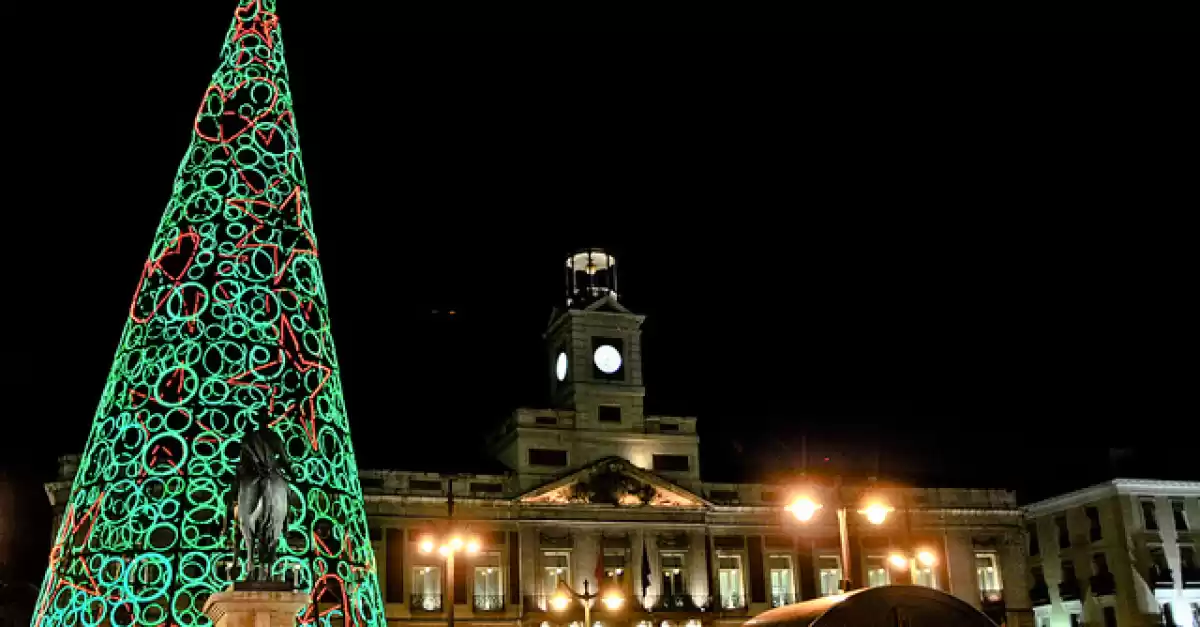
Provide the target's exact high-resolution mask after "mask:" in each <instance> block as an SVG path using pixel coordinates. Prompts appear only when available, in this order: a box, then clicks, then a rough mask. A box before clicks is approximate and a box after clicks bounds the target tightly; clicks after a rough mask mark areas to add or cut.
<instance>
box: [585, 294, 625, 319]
mask: <svg viewBox="0 0 1200 627" xmlns="http://www.w3.org/2000/svg"><path fill="white" fill-rule="evenodd" d="M583 310H584V311H608V312H613V313H626V314H631V313H633V312H632V311H629V310H628V309H626V308H625V306H624V305H622V304H621V303H620V302H619V301H617V297H616V296H613V295H612V293H608V294H605V295H604V296H602V297H600V298H597V299H596V300H595V301H593V302H592V303H589V304H588V305H587V306H586V307H584V308H583Z"/></svg>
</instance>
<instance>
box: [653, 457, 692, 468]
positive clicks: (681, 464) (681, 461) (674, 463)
mask: <svg viewBox="0 0 1200 627" xmlns="http://www.w3.org/2000/svg"><path fill="white" fill-rule="evenodd" d="M689 468H691V464H690V463H688V456H687V455H655V456H654V469H655V470H665V471H667V472H687V470H688V469H689Z"/></svg>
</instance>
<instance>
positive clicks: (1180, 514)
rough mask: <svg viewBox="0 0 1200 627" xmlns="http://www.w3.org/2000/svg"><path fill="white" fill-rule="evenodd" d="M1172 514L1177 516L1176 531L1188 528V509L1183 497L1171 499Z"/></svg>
mask: <svg viewBox="0 0 1200 627" xmlns="http://www.w3.org/2000/svg"><path fill="white" fill-rule="evenodd" d="M1171 516H1172V517H1174V518H1175V531H1187V530H1188V519H1187V510H1185V509H1184V508H1183V500H1182V499H1174V500H1172V501H1171Z"/></svg>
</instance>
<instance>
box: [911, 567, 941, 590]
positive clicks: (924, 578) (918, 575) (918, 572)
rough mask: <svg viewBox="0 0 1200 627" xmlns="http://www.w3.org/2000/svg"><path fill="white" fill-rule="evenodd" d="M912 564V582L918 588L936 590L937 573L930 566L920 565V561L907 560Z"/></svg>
mask: <svg viewBox="0 0 1200 627" xmlns="http://www.w3.org/2000/svg"><path fill="white" fill-rule="evenodd" d="M909 562H910V563H911V564H912V582H913V583H914V584H916V585H918V586H925V587H926V588H933V589H935V590H936V589H937V572H935V571H934V570H933V565H932V564H928V565H927V564H922V563H921V560H909Z"/></svg>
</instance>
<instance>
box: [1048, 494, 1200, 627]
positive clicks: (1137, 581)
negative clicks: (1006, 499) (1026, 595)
mask: <svg viewBox="0 0 1200 627" xmlns="http://www.w3.org/2000/svg"><path fill="white" fill-rule="evenodd" d="M1026 514H1027V517H1028V521H1027V524H1028V528H1027V541H1028V545H1027V554H1028V555H1029V558H1028V563H1029V568H1030V571H1029V581H1030V585H1031V592H1030V596H1031V601H1032V605H1033V608H1034V613H1035V615H1036V618H1037V625H1038V627H1050V626H1054V627H1057V626H1058V625H1064V626H1069V627H1075V626H1077V625H1096V626H1098V627H1101V626H1102V627H1117V626H1121V627H1124V626H1126V625H1130V626H1139V627H1140V626H1143V625H1179V626H1181V627H1186V626H1189V625H1190V626H1192V627H1200V561H1197V556H1196V545H1197V541H1200V530H1198V529H1197V525H1200V482H1196V481H1152V480H1146V479H1115V480H1113V481H1109V482H1107V483H1102V484H1099V485H1095V486H1092V487H1090V488H1086V489H1083V490H1078V491H1075V492H1071V493H1069V494H1064V495H1062V496H1057V497H1054V498H1051V499H1047V500H1044V501H1040V502H1038V503H1034V504H1032V505H1029V506H1028V507H1027V508H1026Z"/></svg>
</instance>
